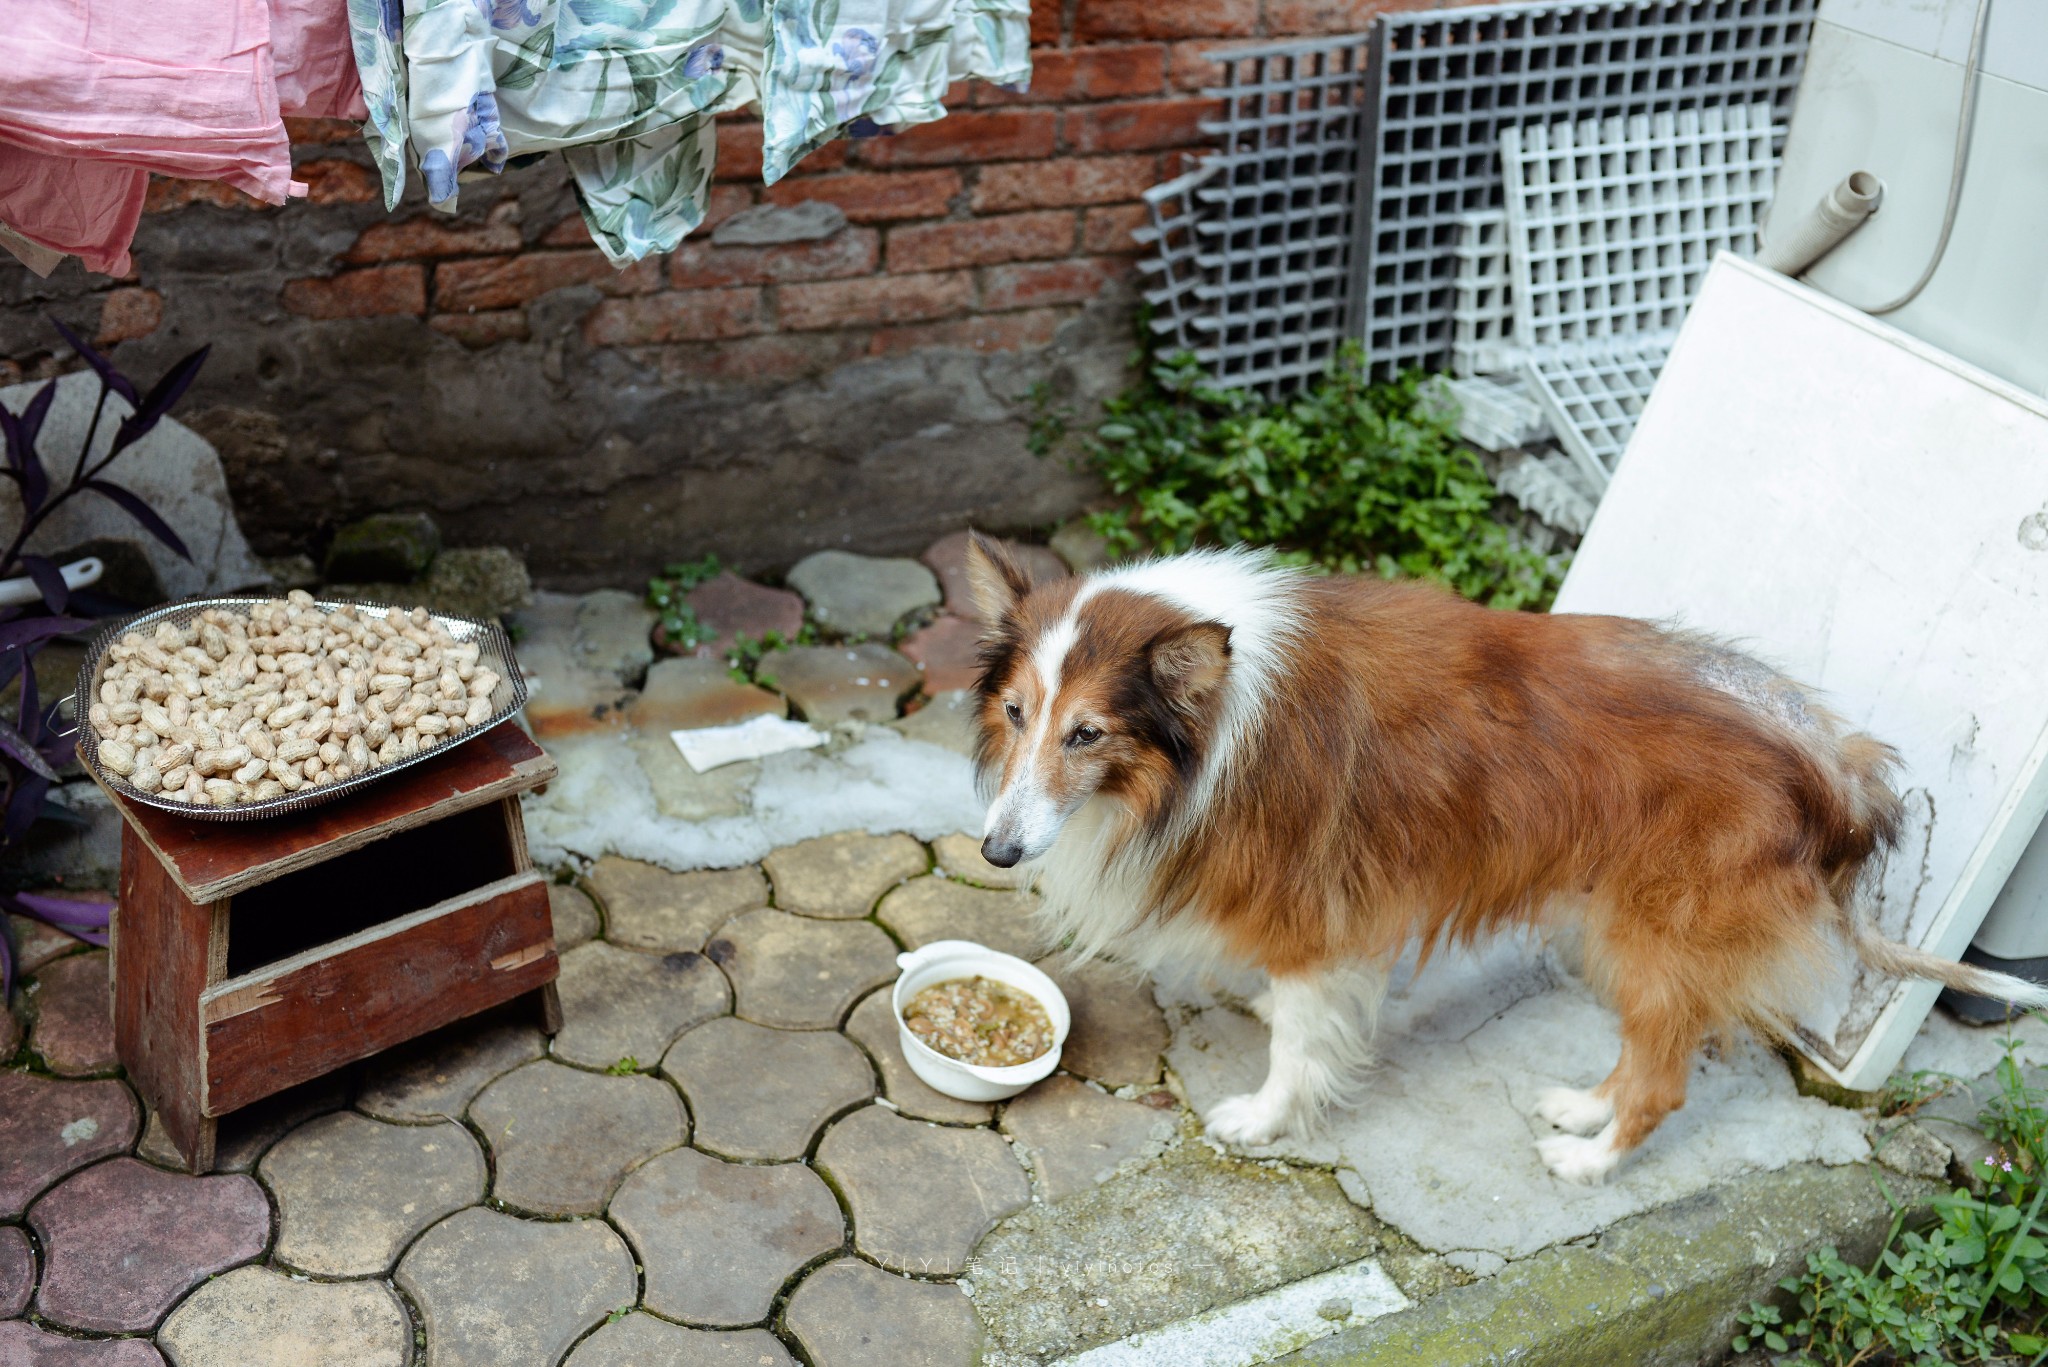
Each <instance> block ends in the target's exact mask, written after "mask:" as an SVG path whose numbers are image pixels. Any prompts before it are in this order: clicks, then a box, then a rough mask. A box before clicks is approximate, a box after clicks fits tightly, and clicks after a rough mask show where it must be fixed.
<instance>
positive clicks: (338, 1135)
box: [257, 1111, 486, 1277]
mask: <svg viewBox="0 0 2048 1367" xmlns="http://www.w3.org/2000/svg"><path fill="white" fill-rule="evenodd" d="M257 1175H258V1176H260V1177H261V1178H262V1179H263V1184H264V1185H265V1186H267V1187H269V1188H270V1191H271V1194H272V1195H274V1196H275V1197H276V1198H277V1210H278V1220H279V1225H278V1234H277V1247H276V1249H275V1250H274V1251H275V1253H276V1255H277V1258H278V1260H279V1261H280V1262H283V1263H288V1264H290V1265H291V1266H292V1267H295V1268H298V1269H299V1270H301V1271H305V1272H311V1273H313V1274H315V1275H316V1276H323V1277H372V1276H378V1277H381V1276H383V1275H384V1274H385V1273H387V1272H389V1271H390V1270H391V1265H392V1264H393V1263H395V1262H397V1261H398V1255H399V1254H400V1253H401V1252H403V1251H404V1249H405V1246H406V1245H407V1244H409V1243H411V1242H412V1240H413V1238H414V1236H415V1235H417V1234H418V1233H419V1232H420V1231H421V1230H423V1229H425V1228H426V1227H427V1226H428V1225H431V1224H433V1223H434V1222H435V1221H436V1220H438V1219H440V1218H441V1217H442V1216H444V1215H451V1214H453V1213H454V1212H456V1211H458V1210H461V1209H462V1208H463V1207H464V1206H470V1205H475V1204H476V1203H477V1202H478V1201H481V1200H483V1199H484V1183H485V1180H486V1172H485V1166H484V1155H483V1150H482V1149H480V1148H478V1147H477V1142H476V1140H475V1139H474V1138H473V1137H472V1136H471V1135H470V1133H469V1131H468V1130H466V1129H464V1128H463V1127H462V1126H460V1125H458V1124H455V1123H453V1122H452V1121H444V1122H442V1123H441V1124H439V1125H386V1124H383V1123H381V1122H379V1121H375V1120H370V1119H367V1118H365V1117H363V1116H360V1115H357V1114H355V1113H354V1112H352V1111H343V1112H341V1113H339V1114H337V1115H330V1116H323V1117H321V1118H320V1119H318V1120H315V1121H311V1122H309V1123H307V1124H305V1125H301V1126H300V1127H299V1128H298V1129H296V1130H293V1131H292V1132H291V1133H290V1134H288V1135H286V1136H285V1137H284V1138H283V1139H282V1140H280V1141H279V1142H278V1144H277V1146H276V1147H275V1148H273V1149H271V1151H270V1152H269V1153H267V1154H265V1155H264V1158H263V1163H262V1166H261V1167H259V1168H258V1169H257Z"/></svg>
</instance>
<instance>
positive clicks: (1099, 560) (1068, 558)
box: [1046, 520, 1115, 574]
mask: <svg viewBox="0 0 2048 1367" xmlns="http://www.w3.org/2000/svg"><path fill="white" fill-rule="evenodd" d="M1046 544H1047V545H1048V546H1050V547H1051V548H1052V551H1053V554H1055V555H1057V556H1059V558H1060V559H1061V560H1064V561H1065V562H1066V564H1067V568H1068V569H1070V570H1072V571H1073V572H1074V573H1075V574H1087V573H1088V572H1089V571H1090V570H1099V569H1101V568H1102V567H1103V566H1104V565H1107V564H1109V563H1110V562H1111V561H1112V560H1114V559H1115V557H1114V556H1113V555H1111V554H1110V550H1109V543H1108V542H1107V541H1105V540H1103V539H1102V533H1101V532H1098V531H1096V530H1095V529H1094V528H1093V527H1091V526H1089V525H1088V524H1087V523H1086V522H1085V521H1080V520H1076V521H1073V522H1068V523H1064V524H1062V525H1061V527H1060V528H1059V530H1058V531H1056V532H1054V533H1053V534H1052V535H1051V536H1050V537H1048V538H1046Z"/></svg>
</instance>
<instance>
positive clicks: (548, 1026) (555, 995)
mask: <svg viewBox="0 0 2048 1367" xmlns="http://www.w3.org/2000/svg"><path fill="white" fill-rule="evenodd" d="M534 995H535V996H536V997H537V998H538V999H539V1002H540V1032H541V1033H542V1034H543V1035H557V1034H560V1033H561V1031H562V994H561V993H560V992H558V991H556V990H555V985H554V984H553V983H548V984H547V985H545V986H544V987H541V988H540V989H538V990H537V991H536V992H535V993H534Z"/></svg>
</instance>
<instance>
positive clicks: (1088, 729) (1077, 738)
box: [1067, 726, 1102, 746]
mask: <svg viewBox="0 0 2048 1367" xmlns="http://www.w3.org/2000/svg"><path fill="white" fill-rule="evenodd" d="M1067 739H1068V741H1070V742H1071V743H1073V744H1074V745H1077V746H1078V745H1093V744H1095V742H1096V741H1099V740H1101V739H1102V732H1101V730H1100V729H1098V728H1097V727H1093V726H1077V727H1075V728H1074V733H1073V734H1072V735H1070V736H1068V737H1067Z"/></svg>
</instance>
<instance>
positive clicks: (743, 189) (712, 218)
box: [695, 185, 754, 233]
mask: <svg viewBox="0 0 2048 1367" xmlns="http://www.w3.org/2000/svg"><path fill="white" fill-rule="evenodd" d="M753 207H754V187H753V186H751V185H714V186H712V187H711V193H710V194H709V195H707V196H705V200H704V221H703V222H702V223H699V224H698V225H697V227H696V229H695V231H697V232H700V233H708V232H710V231H711V230H712V229H713V228H716V227H717V226H718V225H719V224H721V223H723V222H725V221H726V220H727V219H728V218H731V217H732V216H733V215H734V214H736V213H738V212H739V211H740V210H742V209H751V208H753Z"/></svg>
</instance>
